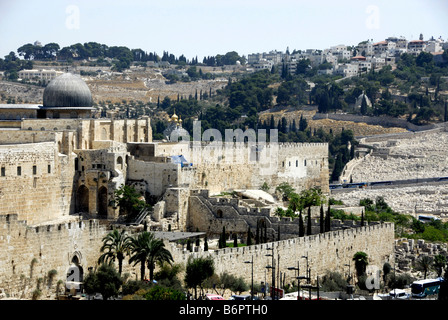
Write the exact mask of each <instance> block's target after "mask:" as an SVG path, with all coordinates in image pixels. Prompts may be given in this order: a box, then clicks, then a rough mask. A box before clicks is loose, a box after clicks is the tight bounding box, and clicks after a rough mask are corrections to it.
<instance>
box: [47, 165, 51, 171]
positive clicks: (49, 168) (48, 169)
mask: <svg viewBox="0 0 448 320" xmlns="http://www.w3.org/2000/svg"><path fill="white" fill-rule="evenodd" d="M47 172H48V173H51V165H50V164H49V165H48V168H47Z"/></svg>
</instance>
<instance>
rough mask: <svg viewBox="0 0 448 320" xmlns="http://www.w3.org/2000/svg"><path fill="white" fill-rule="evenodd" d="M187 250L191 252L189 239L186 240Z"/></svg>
mask: <svg viewBox="0 0 448 320" xmlns="http://www.w3.org/2000/svg"><path fill="white" fill-rule="evenodd" d="M187 250H188V251H191V240H190V239H188V240H187Z"/></svg>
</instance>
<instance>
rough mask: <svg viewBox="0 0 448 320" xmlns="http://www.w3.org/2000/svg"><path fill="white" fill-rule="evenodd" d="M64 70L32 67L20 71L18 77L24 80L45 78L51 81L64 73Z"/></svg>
mask: <svg viewBox="0 0 448 320" xmlns="http://www.w3.org/2000/svg"><path fill="white" fill-rule="evenodd" d="M63 73H64V72H62V71H56V70H45V69H41V70H36V69H31V70H26V69H24V70H21V71H19V72H18V77H19V79H22V80H35V81H37V80H44V81H51V80H53V79H54V78H56V77H58V76H60V75H62V74H63Z"/></svg>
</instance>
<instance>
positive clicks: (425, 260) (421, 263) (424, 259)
mask: <svg viewBox="0 0 448 320" xmlns="http://www.w3.org/2000/svg"><path fill="white" fill-rule="evenodd" d="M417 263H418V265H417V267H418V269H420V270H422V271H423V272H424V273H425V276H424V279H426V275H427V273H428V271H429V270H430V269H431V267H432V263H433V260H432V258H431V257H430V256H426V255H425V256H421V257H420V259H419V260H418V262H417Z"/></svg>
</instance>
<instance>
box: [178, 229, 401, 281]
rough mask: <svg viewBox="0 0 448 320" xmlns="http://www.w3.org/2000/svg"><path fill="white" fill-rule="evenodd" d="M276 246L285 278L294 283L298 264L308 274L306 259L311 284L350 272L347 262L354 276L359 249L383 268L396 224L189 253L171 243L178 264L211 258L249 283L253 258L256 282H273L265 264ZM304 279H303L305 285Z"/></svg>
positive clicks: (218, 269) (220, 268)
mask: <svg viewBox="0 0 448 320" xmlns="http://www.w3.org/2000/svg"><path fill="white" fill-rule="evenodd" d="M271 248H274V257H275V266H276V268H277V269H276V270H277V271H280V272H281V273H282V275H283V274H284V275H285V277H286V283H292V282H293V281H295V283H297V281H296V280H294V277H296V276H297V273H296V271H289V270H287V268H288V267H297V265H298V263H299V267H300V275H305V272H306V259H304V258H302V257H303V256H307V257H308V264H309V267H310V268H311V279H312V283H313V284H315V283H316V277H317V276H319V277H322V276H323V275H325V273H326V272H327V270H331V271H336V272H340V273H341V274H347V273H348V267H347V266H346V264H350V270H351V273H352V275H353V273H354V272H355V267H354V262H353V256H354V254H355V253H356V252H358V251H362V252H365V253H366V254H367V256H368V259H369V265H370V266H376V267H378V268H379V269H380V270H381V269H382V267H383V265H384V263H385V262H389V263H390V264H393V262H394V225H393V224H391V223H384V224H377V225H373V226H366V227H359V228H352V229H345V230H338V231H331V232H326V233H320V234H316V235H312V236H305V237H300V238H293V239H287V240H282V241H275V242H271V243H265V244H259V245H252V246H247V247H239V248H226V249H221V250H216V251H206V252H205V251H202V250H200V251H199V252H194V253H189V252H187V251H185V250H181V249H179V248H178V247H176V246H175V245H174V244H172V245H171V251H172V253H173V257H174V260H175V261H176V263H185V264H186V263H187V262H188V258H189V257H190V256H192V257H212V258H213V260H214V262H215V263H214V265H215V272H216V274H218V275H219V274H221V273H223V272H227V273H230V274H235V275H237V276H242V277H243V278H244V280H245V281H246V282H248V283H250V281H251V264H248V263H246V261H251V259H252V257H253V261H254V282H255V283H260V282H261V281H263V282H264V281H267V282H268V283H271V279H272V278H271V272H270V271H267V269H266V266H268V265H272V257H268V256H266V255H267V254H272V250H271ZM303 283H304V282H302V284H303Z"/></svg>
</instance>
